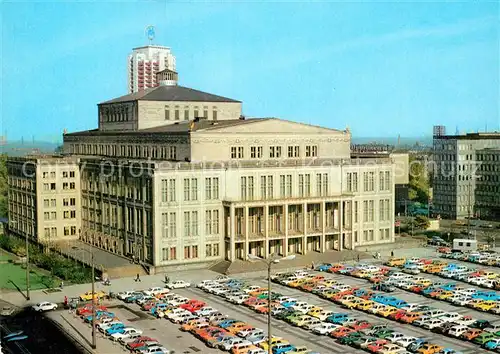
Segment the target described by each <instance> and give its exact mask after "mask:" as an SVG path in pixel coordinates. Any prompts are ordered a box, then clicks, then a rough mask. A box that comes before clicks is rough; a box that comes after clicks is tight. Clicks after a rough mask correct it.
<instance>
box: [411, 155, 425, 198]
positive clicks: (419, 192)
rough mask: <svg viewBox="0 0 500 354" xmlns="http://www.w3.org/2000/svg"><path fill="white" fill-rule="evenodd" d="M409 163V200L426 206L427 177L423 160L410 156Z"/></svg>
mask: <svg viewBox="0 0 500 354" xmlns="http://www.w3.org/2000/svg"><path fill="white" fill-rule="evenodd" d="M409 163H410V168H409V174H410V178H409V182H410V183H409V191H408V195H409V198H410V200H412V201H416V202H420V203H422V204H427V203H428V202H429V176H428V174H427V168H426V166H425V160H421V159H418V158H417V157H415V156H412V155H410V159H409Z"/></svg>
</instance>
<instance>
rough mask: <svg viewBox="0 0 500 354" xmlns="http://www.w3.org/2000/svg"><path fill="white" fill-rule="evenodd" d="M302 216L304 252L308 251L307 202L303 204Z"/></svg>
mask: <svg viewBox="0 0 500 354" xmlns="http://www.w3.org/2000/svg"><path fill="white" fill-rule="evenodd" d="M302 216H303V220H304V221H303V223H304V236H303V237H302V254H306V253H307V203H304V204H302Z"/></svg>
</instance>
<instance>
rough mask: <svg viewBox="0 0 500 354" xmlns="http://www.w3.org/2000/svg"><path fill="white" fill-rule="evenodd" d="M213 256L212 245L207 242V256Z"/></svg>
mask: <svg viewBox="0 0 500 354" xmlns="http://www.w3.org/2000/svg"><path fill="white" fill-rule="evenodd" d="M211 256H212V245H211V244H207V245H205V257H211Z"/></svg>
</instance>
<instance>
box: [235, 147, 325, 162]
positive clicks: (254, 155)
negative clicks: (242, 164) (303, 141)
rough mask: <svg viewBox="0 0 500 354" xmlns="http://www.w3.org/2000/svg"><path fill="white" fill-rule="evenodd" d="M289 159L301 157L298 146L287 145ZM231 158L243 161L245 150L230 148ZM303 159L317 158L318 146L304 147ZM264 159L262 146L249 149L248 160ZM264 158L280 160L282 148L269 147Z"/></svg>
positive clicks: (242, 148)
mask: <svg viewBox="0 0 500 354" xmlns="http://www.w3.org/2000/svg"><path fill="white" fill-rule="evenodd" d="M287 148H288V150H287V151H288V154H287V156H288V157H289V158H297V157H301V155H300V146H298V145H289V146H288V147H287ZM230 151H231V158H232V159H244V158H245V149H244V147H243V146H231V150H230ZM304 156H305V157H317V156H318V146H317V145H308V146H306V147H305V155H304ZM263 157H264V147H262V146H251V147H250V158H251V159H260V158H263ZM266 157H269V158H270V159H280V158H282V157H284V156H283V147H282V146H269V153H268V155H267V156H266Z"/></svg>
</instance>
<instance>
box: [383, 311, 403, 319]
mask: <svg viewBox="0 0 500 354" xmlns="http://www.w3.org/2000/svg"><path fill="white" fill-rule="evenodd" d="M405 315H406V310H397V311H396V312H393V313H391V314H390V315H389V316H387V318H390V319H391V320H395V321H399V320H400V319H401V317H403V316H405Z"/></svg>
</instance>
